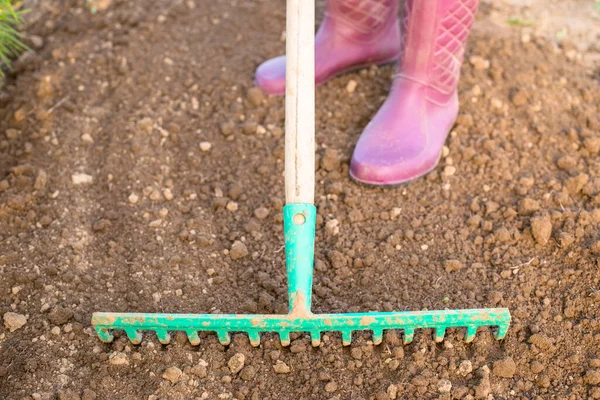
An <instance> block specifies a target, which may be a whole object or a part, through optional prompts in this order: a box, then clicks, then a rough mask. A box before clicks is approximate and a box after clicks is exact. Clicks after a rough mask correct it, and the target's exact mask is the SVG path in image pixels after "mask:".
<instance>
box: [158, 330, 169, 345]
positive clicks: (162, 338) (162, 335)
mask: <svg viewBox="0 0 600 400" xmlns="http://www.w3.org/2000/svg"><path fill="white" fill-rule="evenodd" d="M154 331H155V332H156V336H157V337H158V341H159V342H160V343H161V344H169V343H171V335H169V332H167V331H166V330H164V329H155V330H154Z"/></svg>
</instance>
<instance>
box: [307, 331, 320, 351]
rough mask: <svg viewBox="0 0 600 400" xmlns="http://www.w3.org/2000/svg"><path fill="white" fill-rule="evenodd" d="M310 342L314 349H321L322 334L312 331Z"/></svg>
mask: <svg viewBox="0 0 600 400" xmlns="http://www.w3.org/2000/svg"><path fill="white" fill-rule="evenodd" d="M309 333H310V341H311V344H312V346H313V347H319V346H320V345H321V332H319V331H310V332H309Z"/></svg>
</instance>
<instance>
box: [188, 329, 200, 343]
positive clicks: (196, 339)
mask: <svg viewBox="0 0 600 400" xmlns="http://www.w3.org/2000/svg"><path fill="white" fill-rule="evenodd" d="M185 333H186V334H187V337H188V340H189V341H190V344H191V345H192V346H198V345H199V344H200V336H198V332H197V331H195V330H190V329H188V330H186V331H185Z"/></svg>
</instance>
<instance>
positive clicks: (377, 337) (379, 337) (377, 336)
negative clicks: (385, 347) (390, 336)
mask: <svg viewBox="0 0 600 400" xmlns="http://www.w3.org/2000/svg"><path fill="white" fill-rule="evenodd" d="M382 341H383V329H373V344H375V345H378V344H381V342H382Z"/></svg>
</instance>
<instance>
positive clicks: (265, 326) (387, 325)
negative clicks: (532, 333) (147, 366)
mask: <svg viewBox="0 0 600 400" xmlns="http://www.w3.org/2000/svg"><path fill="white" fill-rule="evenodd" d="M314 12H315V11H314V0H288V1H287V32H288V36H287V67H286V68H287V71H286V135H285V141H286V143H285V189H286V203H287V204H286V206H285V207H284V209H283V217H284V235H285V249H286V254H285V255H286V269H287V276H288V299H289V313H288V314H286V315H261V314H255V315H246V314H146V313H110V312H109V313H106V312H102V313H94V315H93V316H92V325H93V326H94V329H95V330H96V332H97V333H98V336H99V337H100V339H101V340H102V341H104V342H110V341H112V339H113V335H112V331H113V330H115V329H118V330H124V331H125V333H126V334H127V336H128V337H129V339H130V340H131V342H133V343H135V344H137V343H140V342H141V340H142V332H143V331H154V332H155V333H156V334H157V336H158V339H159V341H160V342H161V343H164V344H166V343H169V341H170V335H169V332H170V331H183V332H185V333H186V334H187V336H188V338H189V340H190V342H191V343H192V344H193V345H198V344H199V343H200V337H199V335H198V333H199V332H206V331H210V332H216V334H217V336H218V338H219V341H220V342H221V343H222V344H224V345H227V344H229V343H230V333H231V332H245V333H246V334H248V337H249V338H250V342H251V343H252V345H253V346H258V345H259V344H260V334H261V333H264V332H276V333H277V334H279V337H280V339H281V343H282V345H284V346H287V345H289V344H290V333H292V332H308V333H309V334H310V336H311V339H312V344H313V345H314V346H318V345H319V343H320V341H321V333H322V332H329V331H337V332H341V335H342V342H343V344H344V345H349V344H350V341H351V339H352V332H353V331H362V330H371V331H372V332H373V342H374V343H375V344H379V343H381V341H382V338H383V333H384V331H385V330H401V331H402V332H403V334H404V336H403V337H404V342H405V343H410V342H411V341H412V340H413V335H414V331H415V329H418V328H430V329H433V330H434V332H435V333H434V336H435V340H436V341H441V340H443V338H444V334H445V332H446V329H447V328H460V327H462V328H465V329H466V335H465V340H466V341H467V342H470V341H471V340H473V338H474V337H475V334H476V332H477V328H479V327H482V326H492V327H496V328H497V329H496V332H495V334H494V335H495V337H496V339H502V338H504V336H505V335H506V332H507V330H508V326H509V324H510V313H509V311H508V309H506V308H493V309H472V310H439V311H404V312H364V313H349V314H313V313H312V312H311V294H312V279H313V265H314V242H315V226H316V216H317V210H316V208H315V206H314V205H313V200H314V182H315V171H314V129H315V127H314V126H315V125H314V120H315V119H314V113H315V111H314V110H315V108H314V101H315V98H314V96H315V94H314ZM300 60H302V64H300Z"/></svg>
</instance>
